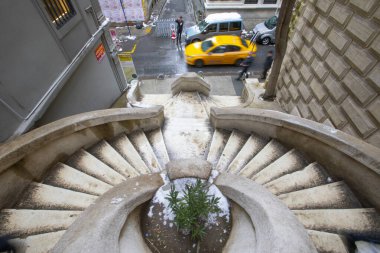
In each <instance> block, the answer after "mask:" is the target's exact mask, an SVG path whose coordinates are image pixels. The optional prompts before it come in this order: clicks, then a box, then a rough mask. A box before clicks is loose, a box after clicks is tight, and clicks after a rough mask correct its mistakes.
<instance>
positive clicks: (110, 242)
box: [51, 174, 164, 253]
mask: <svg viewBox="0 0 380 253" xmlns="http://www.w3.org/2000/svg"><path fill="white" fill-rule="evenodd" d="M163 183H164V182H163V181H162V178H161V176H160V175H159V174H150V175H143V176H139V177H135V178H130V179H127V180H126V181H125V182H124V183H121V184H119V185H118V186H115V187H114V188H113V189H111V190H110V191H108V192H107V193H105V194H104V195H103V196H101V197H100V198H99V199H97V201H96V202H95V204H93V205H91V206H90V207H89V208H87V209H86V210H85V211H84V212H83V213H82V214H81V216H80V217H79V218H78V219H77V220H76V221H75V222H74V223H73V224H72V225H71V226H70V227H69V229H68V230H67V231H66V233H65V234H64V235H63V237H62V238H61V239H60V240H59V242H58V243H57V244H56V245H55V247H54V248H53V250H52V251H51V252H52V253H63V252H67V253H75V252H78V253H79V252H80V253H86V252H88V253H104V252H110V253H113V252H115V253H116V252H120V249H119V237H120V234H121V230H122V229H123V226H124V224H125V222H126V220H127V217H128V215H129V214H130V213H131V212H132V211H133V210H134V209H135V208H136V207H138V206H139V205H141V204H143V203H144V202H146V201H148V200H149V199H151V198H152V197H153V194H154V193H155V192H156V190H157V189H158V188H159V187H160V186H161V185H163ZM138 229H140V228H138ZM143 242H144V241H143V240H138V241H135V242H134V243H143ZM134 248H144V246H141V247H136V246H135V247H134Z"/></svg>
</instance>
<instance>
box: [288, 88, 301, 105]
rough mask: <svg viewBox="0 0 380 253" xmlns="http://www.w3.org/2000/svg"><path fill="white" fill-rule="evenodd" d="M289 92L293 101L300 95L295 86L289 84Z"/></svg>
mask: <svg viewBox="0 0 380 253" xmlns="http://www.w3.org/2000/svg"><path fill="white" fill-rule="evenodd" d="M289 92H290V95H291V96H292V98H293V100H294V101H297V100H298V99H299V97H300V95H299V93H298V91H297V88H296V87H295V86H294V85H290V86H289Z"/></svg>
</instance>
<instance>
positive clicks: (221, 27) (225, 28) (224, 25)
mask: <svg viewBox="0 0 380 253" xmlns="http://www.w3.org/2000/svg"><path fill="white" fill-rule="evenodd" d="M227 31H228V22H227V23H220V24H219V32H227Z"/></svg>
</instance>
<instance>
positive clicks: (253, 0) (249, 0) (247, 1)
mask: <svg viewBox="0 0 380 253" xmlns="http://www.w3.org/2000/svg"><path fill="white" fill-rule="evenodd" d="M257 1H258V0H245V1H244V3H245V4H257Z"/></svg>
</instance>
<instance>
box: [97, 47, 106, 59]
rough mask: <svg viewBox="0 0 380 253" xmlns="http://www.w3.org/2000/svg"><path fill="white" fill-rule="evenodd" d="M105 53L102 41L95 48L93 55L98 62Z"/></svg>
mask: <svg viewBox="0 0 380 253" xmlns="http://www.w3.org/2000/svg"><path fill="white" fill-rule="evenodd" d="M105 55H106V50H105V49H104V46H103V44H102V43H100V45H99V46H98V47H97V48H96V49H95V57H96V60H97V61H98V62H100V61H101V60H102V59H103V57H104V56H105Z"/></svg>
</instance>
